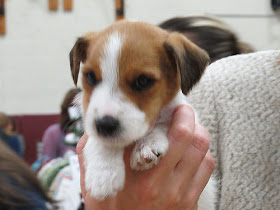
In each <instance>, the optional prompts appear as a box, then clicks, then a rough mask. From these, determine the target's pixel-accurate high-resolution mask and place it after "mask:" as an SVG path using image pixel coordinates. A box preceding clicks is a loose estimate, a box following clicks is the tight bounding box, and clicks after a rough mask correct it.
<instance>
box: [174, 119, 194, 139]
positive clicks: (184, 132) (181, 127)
mask: <svg viewBox="0 0 280 210" xmlns="http://www.w3.org/2000/svg"><path fill="white" fill-rule="evenodd" d="M173 133H174V135H173V136H174V137H175V138H177V139H178V140H183V139H185V138H188V137H191V133H192V130H191V128H190V127H189V126H187V125H185V124H183V123H180V124H178V125H177V126H176V127H174V130H173Z"/></svg>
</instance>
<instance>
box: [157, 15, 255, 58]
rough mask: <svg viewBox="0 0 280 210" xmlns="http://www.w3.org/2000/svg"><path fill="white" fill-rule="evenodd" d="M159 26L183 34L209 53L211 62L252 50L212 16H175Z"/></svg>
mask: <svg viewBox="0 0 280 210" xmlns="http://www.w3.org/2000/svg"><path fill="white" fill-rule="evenodd" d="M159 27H161V28H162V29H165V30H167V31H169V32H179V33H182V34H184V35H185V36H186V37H187V38H188V39H190V40H191V41H192V42H194V43H195V44H196V45H198V46H199V47H200V48H202V49H204V50H205V51H206V52H207V53H208V54H209V57H210V60H211V62H213V61H216V60H218V59H221V58H224V57H227V56H231V55H237V54H242V53H249V52H253V51H254V50H253V48H252V47H251V46H250V45H248V44H246V43H242V42H240V41H239V40H238V37H237V36H236V35H235V33H234V32H233V31H232V30H231V29H230V28H229V26H228V25H226V24H225V23H224V22H222V21H220V20H218V19H216V18H213V17H208V16H185V17H175V18H171V19H169V20H166V21H164V22H162V23H161V24H159Z"/></svg>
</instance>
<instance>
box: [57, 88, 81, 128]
mask: <svg viewBox="0 0 280 210" xmlns="http://www.w3.org/2000/svg"><path fill="white" fill-rule="evenodd" d="M81 91H82V90H81V89H80V88H73V89H70V90H69V91H68V92H67V93H66V95H65V97H64V99H63V101H62V104H61V106H60V110H61V112H60V115H61V119H60V128H61V130H62V131H63V132H64V133H66V132H67V129H68V128H69V126H71V125H72V124H73V121H72V120H71V119H70V116H69V113H68V108H69V107H70V106H73V100H74V98H75V96H76V95H77V94H78V93H80V92H81Z"/></svg>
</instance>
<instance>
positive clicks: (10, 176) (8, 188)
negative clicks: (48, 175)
mask: <svg viewBox="0 0 280 210" xmlns="http://www.w3.org/2000/svg"><path fill="white" fill-rule="evenodd" d="M0 186H1V187H0V210H2V209H3V210H4V209H5V210H8V209H14V210H33V209H40V210H46V209H48V208H47V205H52V203H53V201H52V200H51V199H50V198H49V197H48V196H47V194H46V192H45V191H44V189H43V188H42V187H41V185H40V183H39V181H38V180H37V178H36V175H35V174H34V173H33V172H32V171H31V170H30V169H29V167H28V165H27V164H26V163H25V162H24V161H23V160H22V159H20V158H19V157H18V156H17V155H15V153H14V152H12V150H11V149H10V148H9V147H7V146H6V145H5V144H4V142H3V140H1V139H0ZM47 203H48V204H47Z"/></svg>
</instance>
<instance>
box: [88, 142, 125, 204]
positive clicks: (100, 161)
mask: <svg viewBox="0 0 280 210" xmlns="http://www.w3.org/2000/svg"><path fill="white" fill-rule="evenodd" d="M123 153H124V149H122V148H112V147H108V146H106V145H104V144H102V142H98V141H97V140H95V139H94V138H89V139H88V141H87V143H86V145H85V148H84V158H85V169H86V174H85V186H86V189H87V190H90V194H91V196H93V197H95V198H96V199H98V200H104V199H105V198H106V197H110V196H115V195H116V194H117V192H118V191H120V190H122V188H123V186H124V181H125V168H124V162H123Z"/></svg>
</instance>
